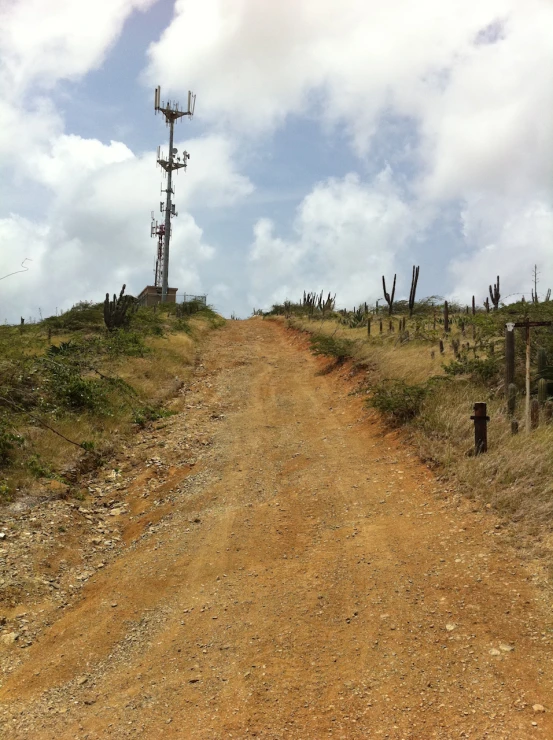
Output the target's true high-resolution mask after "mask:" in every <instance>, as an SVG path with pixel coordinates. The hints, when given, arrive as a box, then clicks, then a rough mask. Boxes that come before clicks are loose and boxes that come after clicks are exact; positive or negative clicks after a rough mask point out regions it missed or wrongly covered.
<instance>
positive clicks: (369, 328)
mask: <svg viewBox="0 0 553 740" xmlns="http://www.w3.org/2000/svg"><path fill="white" fill-rule="evenodd" d="M367 336H368V337H370V336H371V320H370V318H369V319H367Z"/></svg>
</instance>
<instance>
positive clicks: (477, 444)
mask: <svg viewBox="0 0 553 740" xmlns="http://www.w3.org/2000/svg"><path fill="white" fill-rule="evenodd" d="M470 418H471V419H472V420H473V421H474V454H475V455H480V454H481V453H482V452H487V451H488V422H489V420H490V417H489V416H487V415H486V404H485V403H481V402H478V403H475V404H474V414H473V416H471V417H470Z"/></svg>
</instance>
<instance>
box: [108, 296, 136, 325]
mask: <svg viewBox="0 0 553 740" xmlns="http://www.w3.org/2000/svg"><path fill="white" fill-rule="evenodd" d="M126 287H127V286H126V285H123V287H122V288H121V292H120V293H119V297H117V296H116V295H115V293H114V294H113V300H112V301H110V299H109V293H106V299H105V301H104V322H105V324H106V326H107V328H108V329H109V330H110V331H113V330H114V329H122V328H124V327H126V326H128V325H129V322H130V319H131V317H130V315H129V310H130V309H131V307H132V308H135V307H136V301H135V299H134V298H133V297H132V296H130V295H124V293H125V288H126Z"/></svg>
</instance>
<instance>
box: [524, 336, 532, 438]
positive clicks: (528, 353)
mask: <svg viewBox="0 0 553 740" xmlns="http://www.w3.org/2000/svg"><path fill="white" fill-rule="evenodd" d="M525 418H526V433H528V432H529V431H530V428H531V426H532V420H531V417H530V324H529V323H527V324H526V408H525Z"/></svg>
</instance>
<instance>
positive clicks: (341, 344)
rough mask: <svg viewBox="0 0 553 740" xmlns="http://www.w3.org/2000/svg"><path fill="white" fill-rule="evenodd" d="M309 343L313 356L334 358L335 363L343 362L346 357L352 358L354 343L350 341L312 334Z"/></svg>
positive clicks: (328, 335) (327, 335)
mask: <svg viewBox="0 0 553 740" xmlns="http://www.w3.org/2000/svg"><path fill="white" fill-rule="evenodd" d="M309 341H310V343H311V351H312V352H313V354H315V355H327V356H328V357H334V358H335V359H336V361H337V362H344V361H345V360H347V359H348V357H352V355H353V349H354V347H355V342H354V341H352V340H351V339H344V338H343V337H335V336H331V335H330V334H312V335H311V337H310V340H309Z"/></svg>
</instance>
